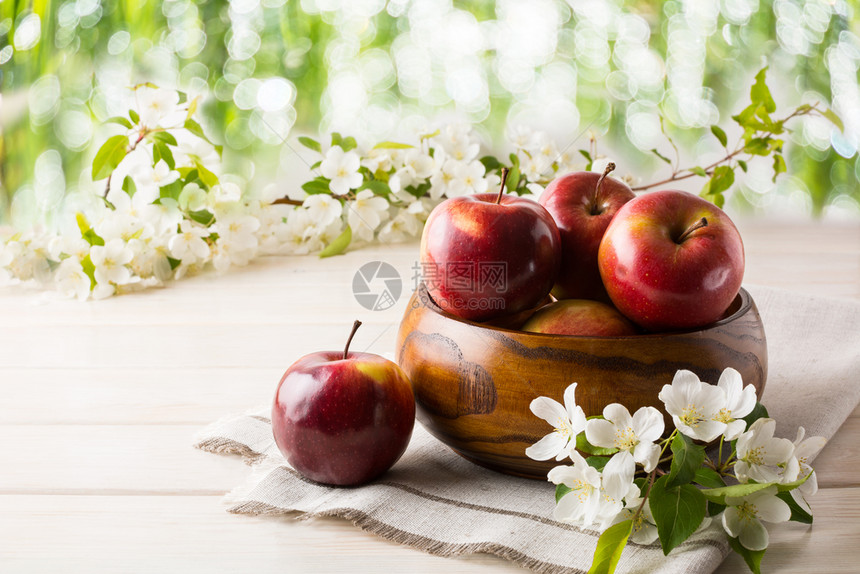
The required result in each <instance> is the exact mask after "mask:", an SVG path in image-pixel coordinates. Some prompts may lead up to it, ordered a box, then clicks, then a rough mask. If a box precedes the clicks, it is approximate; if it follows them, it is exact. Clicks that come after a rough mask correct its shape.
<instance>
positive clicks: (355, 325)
mask: <svg viewBox="0 0 860 574" xmlns="http://www.w3.org/2000/svg"><path fill="white" fill-rule="evenodd" d="M359 327H361V321H359V320H358V319H356V320H355V323H353V324H352V331H350V333H349V339H347V340H346V347H344V348H343V358H344V360H346V356H347V355H348V354H349V344H350V343H352V338H353V337H355V332H356V331H358V328H359Z"/></svg>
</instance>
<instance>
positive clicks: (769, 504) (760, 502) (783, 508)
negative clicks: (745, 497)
mask: <svg viewBox="0 0 860 574" xmlns="http://www.w3.org/2000/svg"><path fill="white" fill-rule="evenodd" d="M755 509H756V514H757V515H758V517H759V518H760V519H762V520H765V521H767V522H774V523H778V522H787V521H788V519H789V518H791V509H790V508H789V507H788V504H786V503H785V501H784V500H782V499H780V498H777V497H776V494H769V495H765V496H759V497H757V498H756V499H755Z"/></svg>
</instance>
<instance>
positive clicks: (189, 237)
mask: <svg viewBox="0 0 860 574" xmlns="http://www.w3.org/2000/svg"><path fill="white" fill-rule="evenodd" d="M209 235H210V231H209V230H208V229H207V228H205V227H201V226H199V225H195V224H194V223H193V222H191V221H189V220H187V219H186V220H183V221H182V223H181V224H180V226H179V233H178V234H176V235H174V236H173V237H171V238H170V241H169V242H168V244H167V246H168V248H169V249H170V254H171V256H172V257H173V258H174V259H179V260H181V261H182V262H183V263H184V264H186V265H190V264H192V263H196V262H197V261H198V260H200V259H205V258H206V257H209V253H210V249H209V244H208V243H206V241H204V239H203V238H204V237H208V236H209Z"/></svg>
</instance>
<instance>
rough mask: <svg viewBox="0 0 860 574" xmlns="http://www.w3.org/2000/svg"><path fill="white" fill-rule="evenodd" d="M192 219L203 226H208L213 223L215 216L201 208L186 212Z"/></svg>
mask: <svg viewBox="0 0 860 574" xmlns="http://www.w3.org/2000/svg"><path fill="white" fill-rule="evenodd" d="M188 217H190V218H191V219H192V220H194V221H196V222H197V223H200V224H202V225H205V226H207V227H208V226H210V225H212V224H213V223H215V216H214V215H213V214H212V213H211V212H210V211H207V210H205V209H201V210H200V211H192V212H190V213H189V214H188Z"/></svg>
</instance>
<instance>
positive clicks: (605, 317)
mask: <svg viewBox="0 0 860 574" xmlns="http://www.w3.org/2000/svg"><path fill="white" fill-rule="evenodd" d="M520 330H521V331H527V332H530V333H547V334H554V335H577V336H587V337H623V336H625V335H636V334H637V333H638V331H637V330H636V327H635V326H634V325H633V323H631V322H630V321H629V320H628V319H627V317H625V316H624V315H622V314H621V313H619V312H618V311H617V310H616V309H615V308H614V307H612V306H611V305H607V304H606V303H601V302H600V301H591V300H589V299H562V300H560V301H556V302H554V303H550V304H549V305H546V306H544V307H542V308H540V309H538V310H537V311H536V312H535V313H534V315H532V316H531V317H530V318H529V320H528V321H526V322H525V324H524V325H523V326H522V327H521V328H520Z"/></svg>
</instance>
